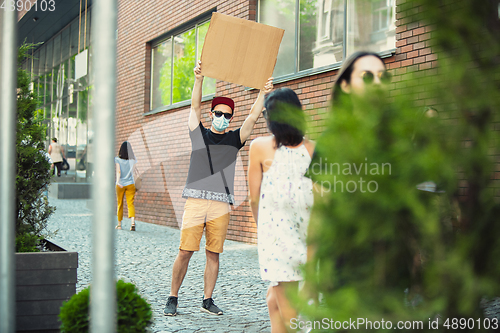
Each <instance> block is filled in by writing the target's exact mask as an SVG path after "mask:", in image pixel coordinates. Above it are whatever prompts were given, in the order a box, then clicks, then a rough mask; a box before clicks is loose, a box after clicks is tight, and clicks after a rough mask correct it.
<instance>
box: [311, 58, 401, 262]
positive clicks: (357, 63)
mask: <svg viewBox="0 0 500 333" xmlns="http://www.w3.org/2000/svg"><path fill="white" fill-rule="evenodd" d="M390 82H391V74H390V73H389V72H388V71H387V69H386V66H385V64H384V62H383V60H382V58H381V57H380V56H379V55H378V54H377V53H374V52H370V51H358V52H355V53H353V54H351V55H350V56H349V57H348V58H347V59H346V60H345V61H344V63H343V64H342V67H341V68H340V70H339V71H338V73H337V78H336V80H335V83H334V85H333V89H332V98H331V110H332V113H333V114H335V113H336V112H351V113H353V114H361V112H359V111H360V110H355V107H354V104H355V103H353V100H356V98H359V97H362V96H363V95H365V93H366V92H367V90H369V88H374V87H375V86H377V87H381V88H383V87H385V86H386V85H387V84H389V83H390ZM326 135H327V134H326V133H325V132H324V133H323V134H322V135H321V136H320V137H319V138H318V140H317V144H316V147H315V151H314V154H313V157H312V161H311V165H312V166H314V165H321V163H323V162H324V161H326V159H325V158H324V156H323V154H322V151H325V150H329V149H333V148H332V146H331V142H328V141H327V140H325V139H324V137H325V136H326ZM332 162H335V161H330V163H332ZM312 175H313V172H311V169H310V170H309V171H308V173H307V174H306V176H308V177H311V176H312ZM328 191H329V190H327V191H323V189H321V190H320V189H319V186H318V184H315V192H314V193H315V195H314V202H315V203H316V204H319V205H321V203H322V202H323V201H324V199H325V198H323V197H322V195H319V193H320V192H321V193H325V192H328ZM323 204H324V203H323ZM315 214H316V211H315V209H314V208H313V210H312V213H311V220H310V221H311V223H310V224H309V229H308V239H309V240H308V252H307V255H308V258H307V260H308V262H310V265H312V266H311V267H313V266H314V264H312V263H313V262H314V260H313V257H314V254H315V252H316V244H314V242H312V241H311V239H314V238H315V232H316V230H320V229H319V228H318V227H317V226H316V225H315V223H317V221H316V220H318V221H319V219H316V216H315ZM342 260H343V259H342V258H339V259H338V261H337V265H339V266H342Z"/></svg>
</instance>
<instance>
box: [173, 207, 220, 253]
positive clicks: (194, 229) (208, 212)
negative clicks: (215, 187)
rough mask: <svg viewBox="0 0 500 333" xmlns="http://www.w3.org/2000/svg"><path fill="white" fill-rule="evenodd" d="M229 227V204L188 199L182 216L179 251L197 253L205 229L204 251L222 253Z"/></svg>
mask: <svg viewBox="0 0 500 333" xmlns="http://www.w3.org/2000/svg"><path fill="white" fill-rule="evenodd" d="M228 225H229V204H228V203H226V202H221V201H214V200H207V199H195V198H188V199H187V201H186V205H185V206H184V215H183V216H182V227H181V244H180V245H179V249H181V250H185V251H199V250H200V241H201V236H202V235H203V229H205V226H206V231H205V239H206V245H205V249H207V250H208V251H210V252H215V253H222V249H223V246H224V241H225V240H226V233H227V227H228Z"/></svg>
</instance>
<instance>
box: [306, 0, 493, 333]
mask: <svg viewBox="0 0 500 333" xmlns="http://www.w3.org/2000/svg"><path fill="white" fill-rule="evenodd" d="M401 6H403V7H405V8H404V9H402V10H408V11H411V10H412V8H413V7H415V8H419V11H415V12H420V14H419V15H418V16H416V17H414V19H415V20H416V21H419V22H424V23H426V24H428V25H429V26H431V27H433V30H432V37H433V38H432V43H433V52H435V53H436V54H437V55H438V62H437V64H438V70H436V69H434V70H431V71H427V72H425V71H416V72H414V73H412V74H408V75H405V76H403V84H398V85H397V87H399V88H401V89H400V90H393V91H392V92H389V94H390V95H391V96H387V95H388V94H387V93H386V92H384V91H371V93H368V94H366V95H365V96H364V97H362V98H359V99H355V100H354V101H352V103H351V104H350V103H345V104H349V105H353V106H354V111H353V110H352V109H345V110H344V109H341V108H338V107H337V108H335V109H333V110H332V112H331V119H330V120H329V122H328V126H327V129H326V131H325V132H324V133H323V135H322V136H321V137H320V139H319V140H318V144H317V156H316V158H315V160H313V163H312V165H311V168H310V174H311V177H312V179H313V180H314V181H315V182H316V183H317V184H318V185H319V191H320V192H319V193H318V195H317V198H316V201H315V207H314V210H313V215H312V217H311V222H310V235H309V236H310V240H309V241H310V243H311V245H312V246H313V247H315V249H316V255H315V259H314V260H312V261H311V262H310V263H309V264H308V267H307V269H306V276H307V277H306V280H307V282H308V285H309V287H310V288H309V290H312V291H315V292H316V295H320V297H319V300H318V303H319V304H320V305H319V306H302V311H303V312H304V313H306V314H307V315H308V316H309V317H310V318H314V319H316V320H321V318H335V320H339V321H344V320H347V321H349V319H354V320H355V319H356V318H364V319H366V320H370V321H373V322H375V321H378V322H380V321H381V320H382V319H384V320H386V321H387V320H390V321H392V323H394V325H395V323H396V322H398V321H405V320H411V321H413V320H419V321H422V322H423V325H424V326H423V329H424V330H428V328H429V326H428V325H429V321H432V320H434V319H435V318H436V317H437V316H438V315H439V316H440V317H441V318H443V320H442V321H441V323H440V329H442V330H446V329H447V328H446V327H444V326H443V325H444V324H446V322H445V319H446V318H458V319H459V318H466V319H468V318H478V319H480V318H482V317H483V315H484V314H483V311H482V309H481V306H480V302H481V300H482V299H483V298H490V297H495V296H500V286H499V284H498V277H499V276H500V268H499V265H498V264H497V263H496V261H497V260H498V258H499V256H500V244H499V242H498V241H497V240H496V236H497V235H498V234H500V225H499V223H498V216H500V203H499V200H498V199H499V193H498V188H499V184H498V183H499V182H498V180H495V165H498V156H500V149H499V148H500V144H499V143H500V140H499V131H498V128H497V129H495V126H498V124H499V123H500V117H499V110H500V94H498V91H499V88H500V84H499V82H500V81H499V77H500V76H499V74H500V56H499V55H500V22H499V20H498V16H496V17H495V15H496V14H497V8H498V1H483V2H476V1H472V0H460V1H433V0H417V1H413V2H407V3H405V4H401ZM410 71H411V69H410ZM393 88H395V87H393ZM422 92H425V93H424V94H423V93H422ZM422 98H427V99H426V101H428V102H429V103H432V105H433V107H434V108H436V109H437V110H438V112H439V117H438V118H428V117H425V116H424V115H423V112H422ZM349 102H351V101H349ZM315 163H316V164H315ZM335 163H337V164H338V166H337V165H336V164H335ZM331 164H333V166H332V165H331ZM383 165H385V166H386V168H385V169H384V168H383ZM320 166H322V168H323V169H322V170H319V168H320ZM388 166H390V172H389V168H388ZM315 168H316V169H315ZM325 168H326V169H325ZM358 170H359V172H358ZM382 170H385V172H384V173H382ZM496 174H498V171H496ZM361 178H363V180H362V181H364V183H363V182H362V181H361V182H360V180H361ZM426 181H432V182H434V183H436V184H437V190H438V191H437V192H428V191H420V190H417V188H416V187H417V184H421V183H423V182H426ZM370 184H371V185H370ZM355 185H356V189H355V190H354V188H355V187H354V186H355ZM361 185H364V186H365V187H364V188H361ZM341 186H343V188H342V187H341ZM405 291H406V293H405ZM405 300H406V301H405ZM300 304H304V302H302V303H300ZM448 324H451V322H450V321H449V322H448ZM363 328H364V330H365V331H370V330H369V329H366V327H365V326H363ZM386 328H387V327H386ZM395 328H396V327H394V326H393V327H392V329H391V330H390V329H386V330H387V331H398V330H397V329H395ZM449 328H450V329H451V328H452V327H451V326H450V327H449ZM481 328H483V327H481ZM468 329H469V331H481V329H480V328H479V327H478V322H475V326H474V327H473V328H472V327H471V326H470V325H469V326H468ZM386 330H384V329H379V330H378V331H386ZM421 330H422V328H420V331H421ZM400 331H411V330H409V329H402V330H400ZM415 331H418V330H417V329H415ZM433 331H436V330H433Z"/></svg>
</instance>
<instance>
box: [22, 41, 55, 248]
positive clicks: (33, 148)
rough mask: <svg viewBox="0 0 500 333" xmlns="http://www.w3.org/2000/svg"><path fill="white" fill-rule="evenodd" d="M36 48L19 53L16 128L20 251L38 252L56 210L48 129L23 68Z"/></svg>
mask: <svg viewBox="0 0 500 333" xmlns="http://www.w3.org/2000/svg"><path fill="white" fill-rule="evenodd" d="M33 47H35V45H33V44H23V45H22V46H21V47H20V48H19V51H18V69H17V88H18V89H17V128H16V217H17V219H16V252H37V251H38V249H37V246H38V243H39V240H40V239H42V238H43V237H44V235H45V229H46V227H47V220H48V218H49V216H50V215H51V214H52V213H53V212H54V210H55V208H54V207H51V206H49V203H48V200H47V199H46V197H45V196H44V194H43V191H44V190H45V189H46V188H47V186H48V185H49V184H50V177H51V176H50V163H49V161H48V160H47V158H46V155H45V152H44V150H45V145H44V140H45V135H46V127H45V126H44V125H42V123H41V121H42V116H41V115H40V114H39V113H38V111H37V105H36V104H37V96H36V94H35V93H34V92H32V91H31V89H30V82H31V77H30V74H29V73H28V72H27V71H25V70H23V69H22V63H23V61H25V59H26V58H28V52H29V51H30V50H31V49H32V48H33Z"/></svg>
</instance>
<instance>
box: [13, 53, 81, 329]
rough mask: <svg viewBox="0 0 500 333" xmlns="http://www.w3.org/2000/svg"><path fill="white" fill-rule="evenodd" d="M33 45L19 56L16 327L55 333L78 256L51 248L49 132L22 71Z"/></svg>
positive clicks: (71, 290)
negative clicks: (46, 138)
mask: <svg viewBox="0 0 500 333" xmlns="http://www.w3.org/2000/svg"><path fill="white" fill-rule="evenodd" d="M33 47H34V45H32V44H23V45H22V46H21V47H20V49H19V52H18V70H17V88H18V89H17V118H18V121H17V131H16V132H17V134H16V153H17V156H16V255H15V257H16V312H17V316H16V327H17V330H18V331H37V332H43V331H53V330H57V329H58V327H59V323H58V320H57V315H58V314H59V308H60V306H61V305H62V303H63V301H65V300H68V299H69V298H70V297H71V296H72V295H74V294H75V292H76V269H77V267H78V254H77V253H76V252H66V251H65V250H64V249H62V248H60V247H58V246H57V245H55V244H52V243H50V242H49V241H47V240H45V239H44V238H45V237H46V236H47V232H46V227H47V221H48V218H49V217H50V215H51V214H52V213H53V212H54V210H55V208H54V207H51V206H49V203H48V200H47V197H46V196H45V193H44V192H45V190H46V188H47V186H48V185H49V183H50V177H51V173H50V164H49V161H48V158H47V154H46V153H45V147H44V140H45V133H46V128H45V126H43V125H42V124H41V120H42V119H41V118H42V115H41V114H40V113H39V112H38V111H37V95H36V94H35V93H34V92H32V91H31V89H30V75H29V74H28V73H27V72H26V71H25V70H23V69H22V68H21V64H22V61H23V60H24V59H25V58H26V57H27V53H28V51H29V50H30V49H32V48H33Z"/></svg>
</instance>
